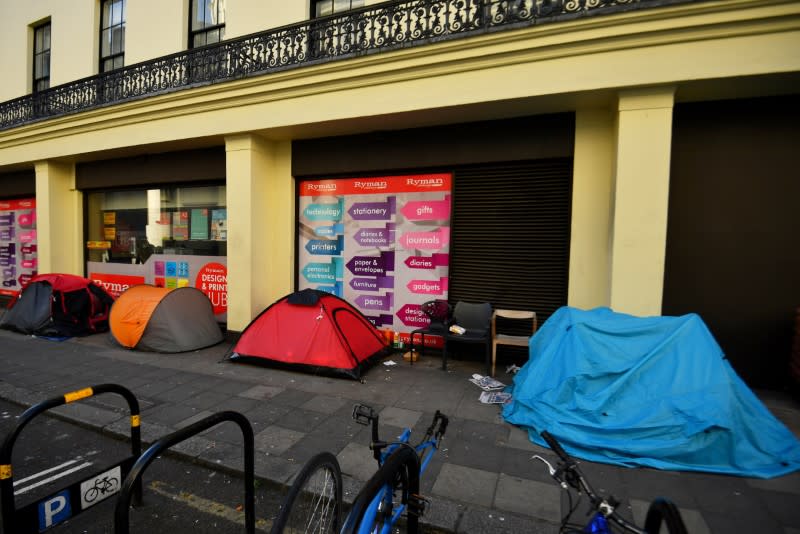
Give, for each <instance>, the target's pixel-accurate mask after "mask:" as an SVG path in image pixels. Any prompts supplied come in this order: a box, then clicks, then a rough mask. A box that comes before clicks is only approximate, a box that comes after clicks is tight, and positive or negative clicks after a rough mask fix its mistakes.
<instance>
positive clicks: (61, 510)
mask: <svg viewBox="0 0 800 534" xmlns="http://www.w3.org/2000/svg"><path fill="white" fill-rule="evenodd" d="M70 516H72V508H70V505H69V491H68V490H64V491H62V492H61V493H57V494H55V495H53V496H52V497H48V498H47V499H46V500H44V501H42V502H40V503H39V532H41V531H43V530H44V529H46V528H50V527H52V526H53V525H57V524H58V523H61V522H62V521H64V520H66V519H69V518H70Z"/></svg>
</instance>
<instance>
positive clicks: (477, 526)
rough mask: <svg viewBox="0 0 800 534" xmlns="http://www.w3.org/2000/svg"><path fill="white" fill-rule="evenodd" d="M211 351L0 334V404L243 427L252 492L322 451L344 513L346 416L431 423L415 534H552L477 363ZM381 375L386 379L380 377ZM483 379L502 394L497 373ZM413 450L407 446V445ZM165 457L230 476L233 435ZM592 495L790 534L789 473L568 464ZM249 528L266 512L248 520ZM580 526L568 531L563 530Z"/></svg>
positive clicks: (354, 475)
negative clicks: (123, 391) (247, 425)
mask: <svg viewBox="0 0 800 534" xmlns="http://www.w3.org/2000/svg"><path fill="white" fill-rule="evenodd" d="M230 348H231V344H230V343H227V342H226V343H222V344H220V345H217V346H215V347H211V348H208V349H204V350H200V351H194V352H189V353H182V354H153V353H146V352H135V351H129V350H126V349H122V348H119V347H118V346H115V345H114V344H113V342H112V341H111V340H110V338H109V336H108V335H107V334H98V335H94V336H89V337H85V338H73V339H69V340H66V341H63V342H54V341H49V340H46V339H41V338H35V337H32V336H25V335H22V334H17V333H13V332H9V331H5V330H0V369H2V370H3V371H2V374H0V398H3V399H6V400H8V401H11V402H13V403H15V404H17V405H19V406H20V412H21V411H22V409H24V408H25V407H27V406H31V405H33V404H35V403H38V402H40V401H43V400H45V399H48V398H52V397H58V396H60V395H63V394H64V393H67V392H70V391H75V390H78V389H82V388H85V387H88V386H93V385H97V384H102V383H116V384H121V385H123V386H125V387H127V388H128V389H130V390H131V391H132V392H133V393H134V394H135V395H136V396H137V398H138V400H139V403H140V405H141V414H142V415H141V428H142V438H143V441H144V442H145V444H149V443H151V442H153V441H155V440H157V439H159V438H161V437H163V436H166V435H167V434H169V433H171V432H173V431H175V430H176V429H178V428H181V427H184V426H186V425H188V424H191V423H193V422H196V421H198V420H200V419H202V418H204V417H206V416H208V415H210V414H212V413H215V412H219V411H222V410H234V411H237V412H240V413H242V414H244V415H245V416H246V417H247V418H248V419H249V420H250V422H251V424H252V426H253V430H254V433H255V448H256V455H255V470H256V477H257V479H259V480H260V481H261V484H260V487H261V488H267V489H262V490H263V491H272V490H273V489H275V488H276V487H285V486H286V485H287V483H289V482H290V481H291V480H292V478H293V476H294V475H295V474H296V472H297V471H298V470H299V469H300V467H301V466H302V465H303V464H304V462H305V461H306V460H308V459H309V458H311V456H313V455H314V454H316V453H317V452H320V451H323V450H326V451H330V452H333V453H334V454H336V455H337V457H338V459H339V462H340V464H341V466H342V471H343V473H344V489H345V501H346V502H348V503H352V500H353V499H354V497H355V495H356V494H357V492H358V490H359V488H360V487H361V486H362V485H363V482H364V481H365V480H366V479H368V478H369V476H371V474H372V473H374V471H375V469H376V464H375V462H374V460H373V459H372V453H371V452H370V451H369V448H368V445H369V429H368V428H367V427H364V426H361V425H358V424H356V423H355V422H354V421H352V419H351V411H352V406H353V404H355V403H365V404H369V405H371V406H372V407H373V408H375V409H376V410H377V411H379V413H380V421H381V436H382V437H386V438H388V437H391V436H394V435H397V434H399V432H400V429H401V428H402V427H406V426H408V427H411V428H413V430H414V435H415V436H421V435H422V433H423V432H424V428H425V427H426V426H427V425H428V424H429V423H430V420H431V419H432V417H433V413H434V412H435V411H436V410H437V409H438V410H441V411H442V412H444V413H445V414H447V415H448V416H449V417H450V420H451V424H450V426H449V428H448V431H447V435H446V436H445V440H444V444H443V448H442V449H441V450H440V451H439V453H438V454H437V455H436V457H435V459H434V460H433V462H432V463H431V464H430V466H429V468H428V471H426V472H425V474H424V476H423V483H422V486H423V487H422V492H423V494H424V495H425V496H426V497H428V498H429V499H430V501H431V503H430V506H429V507H428V509H427V511H426V513H425V516H424V517H423V524H424V525H425V526H426V531H434V532H467V533H480V532H490V533H504V532H509V533H518V532H520V533H522V532H525V533H535V532H542V533H555V532H558V525H559V522H560V519H561V517H562V506H565V500H564V499H563V498H562V491H561V490H560V488H559V487H558V486H557V485H556V483H555V482H554V481H553V480H552V479H551V478H550V477H549V476H548V474H547V472H546V471H545V469H544V467H543V465H542V464H541V463H539V462H537V461H534V460H532V459H531V456H532V455H534V454H541V455H543V456H545V457H548V458H551V459H552V458H553V455H552V454H551V453H550V451H549V450H548V449H543V448H540V447H538V446H536V445H534V444H532V443H531V442H530V441H529V440H528V437H527V433H526V432H524V431H523V430H521V429H519V428H517V427H515V426H513V425H510V424H508V423H506V422H505V421H504V420H503V418H502V416H501V415H500V408H499V407H498V406H496V405H484V404H481V403H480V402H479V400H478V396H479V393H480V390H479V389H478V388H477V387H476V386H475V385H474V384H472V383H470V382H469V380H468V379H469V377H470V376H471V375H472V374H473V373H482V369H483V366H482V364H480V363H479V362H475V361H468V360H458V359H456V360H452V361H451V362H449V369H448V370H447V371H442V370H441V359H440V358H439V357H437V356H436V355H435V354H433V353H431V354H428V355H426V356H425V357H422V358H420V360H419V361H418V362H416V363H415V364H414V365H409V363H408V362H407V361H404V360H403V359H402V357H400V355H395V356H393V357H389V358H387V359H386V360H384V361H382V362H380V363H378V364H377V365H375V366H374V367H373V368H371V369H370V370H368V371H367V372H366V373H365V375H364V377H363V380H362V381H361V382H359V381H354V380H347V379H338V378H330V377H321V376H313V375H308V374H302V373H296V372H289V371H282V370H275V369H271V368H267V367H260V366H253V365H247V364H243V363H232V362H229V361H227V360H226V359H225V357H226V355H227V354H228V352H229V350H230ZM388 361H393V362H395V365H385V363H387V362H388ZM500 367H501V366H498V369H499V372H498V375H497V378H498V379H499V380H501V381H504V382H506V383H510V382H511V380H512V378H513V377H512V376H511V375H508V374H506V373H504V372H503V370H502V369H500ZM756 394H757V395H759V397H760V398H761V399H762V401H763V402H764V403H765V404H766V405H767V407H768V408H769V409H770V410H771V411H772V413H773V414H774V415H776V417H778V418H779V419H781V420H782V421H783V422H784V424H786V425H787V426H788V427H789V428H790V429H792V430H793V432H794V433H795V435H798V436H800V404H799V403H798V402H797V401H796V400H794V399H792V398H791V397H789V396H787V395H784V394H782V393H780V392H770V391H756ZM52 411H53V412H55V414H56V415H57V416H58V417H60V418H63V419H66V420H69V421H72V422H76V423H78V424H81V425H84V426H88V427H90V428H95V429H98V430H100V431H101V432H103V433H105V434H109V435H113V436H117V437H121V438H124V437H126V436H128V435H129V428H130V427H129V425H130V422H129V418H128V412H127V405H126V404H125V402H124V401H122V400H121V397H118V396H116V395H113V394H102V395H96V396H93V397H89V398H87V399H84V400H81V401H79V402H74V403H71V404H69V405H65V406H61V407H59V408H56V409H54V410H52ZM412 440H413V438H412ZM172 454H175V455H178V456H180V457H183V458H184V459H189V460H192V461H195V462H199V463H205V464H208V465H212V466H216V467H218V468H221V469H225V470H229V471H232V472H234V473H235V472H241V470H242V465H243V460H242V457H243V452H242V444H241V432H240V431H239V428H238V427H237V426H235V425H234V424H232V423H223V424H221V425H219V426H217V427H215V428H212V429H210V430H208V431H206V432H205V433H203V434H201V435H198V436H196V437H194V438H191V439H189V440H187V441H184V442H183V443H180V444H178V445H176V446H175V447H174V448H173V449H172ZM581 465H582V468H583V470H584V473H585V474H586V475H587V478H588V479H589V481H590V482H591V483H592V484H593V485H594V486H595V489H597V490H600V492H602V493H610V494H613V495H614V496H615V497H617V498H618V499H619V500H620V501H621V503H622V504H621V506H620V507H621V509H622V511H623V513H625V514H627V515H628V517H630V518H632V519H633V520H634V521H635V522H637V523H639V524H644V516H645V513H646V510H647V506H648V504H649V502H650V501H651V500H652V499H654V498H655V497H658V496H665V497H668V498H670V499H671V500H673V501H674V502H675V503H676V504H677V505H678V506H679V508H680V511H681V514H682V516H683V518H684V521H685V522H686V524H687V527H688V529H689V532H691V533H693V534H706V533H711V534H717V533H723V532H725V533H729V532H759V533H773V532H774V533H785V534H800V506H798V505H799V504H800V472H796V473H792V474H790V475H787V476H783V477H778V478H774V479H769V480H762V479H751V478H742V477H734V476H723V475H713V474H703V473H690V472H676V471H660V470H655V469H647V468H623V467H616V466H610V465H604V464H598V463H593V462H585V461H584V462H581ZM256 512H257V515H258V516H260V517H261V516H268V515H269V513H270V512H269V511H265V510H257V511H256ZM574 518H575V519H582V517H574Z"/></svg>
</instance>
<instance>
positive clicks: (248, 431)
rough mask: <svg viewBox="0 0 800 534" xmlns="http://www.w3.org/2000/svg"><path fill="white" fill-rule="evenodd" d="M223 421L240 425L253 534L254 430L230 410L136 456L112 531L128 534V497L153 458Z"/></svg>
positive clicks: (248, 528)
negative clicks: (137, 457)
mask: <svg viewBox="0 0 800 534" xmlns="http://www.w3.org/2000/svg"><path fill="white" fill-rule="evenodd" d="M225 421H232V422H234V423H236V424H237V425H239V428H240V429H241V430H242V437H243V439H244V484H245V486H244V501H245V502H244V523H245V529H246V531H247V533H248V534H254V533H255V530H256V512H255V488H254V484H255V475H254V450H255V443H254V437H253V427H252V426H251V425H250V421H249V420H248V419H247V418H246V417H245V416H244V415H242V414H240V413H238V412H233V411H225V412H217V413H215V414H212V415H209V416H208V417H206V418H205V419H201V420H200V421H197V422H196V423H193V424H191V425H189V426H187V427H184V428H181V429H179V430H176V431H175V432H173V433H172V434H169V435H167V436H164V437H163V438H161V439H159V440H158V441H156V442H155V443H153V444H152V445H150V447H149V448H148V449H147V450H146V451H144V452H143V453H142V455H141V456H139V459H138V460H136V463H135V464H134V465H133V467H132V468H131V470H130V472H129V473H128V476H127V477H125V481H124V482H123V483H122V489H121V490H120V493H119V497H117V503H116V506H115V508H114V532H115V534H128V533H129V532H130V522H129V517H128V508H129V507H130V494H131V492H132V491H135V488H137V487H138V488H140V489H141V481H142V474H144V471H145V469H147V467H148V466H149V465H150V464H151V463H152V462H153V460H155V459H156V457H157V456H158V455H159V454H161V453H162V452H164V451H165V450H167V449H169V448H170V447H172V446H173V445H177V444H178V443H181V442H182V441H185V440H186V439H188V438H190V437H192V436H194V435H196V434H199V433H200V432H203V431H204V430H208V429H209V428H211V427H213V426H216V425H218V424H219V423H222V422H225Z"/></svg>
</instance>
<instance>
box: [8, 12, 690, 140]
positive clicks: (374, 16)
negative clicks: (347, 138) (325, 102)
mask: <svg viewBox="0 0 800 534" xmlns="http://www.w3.org/2000/svg"><path fill="white" fill-rule="evenodd" d="M692 1H698V0H408V1H392V2H385V3H382V4H378V5H373V6H369V7H366V8H361V9H356V10H352V11H348V12H346V13H344V14H340V15H333V16H328V17H325V18H319V19H313V20H310V21H306V22H303V23H300V24H293V25H291V26H284V27H282V28H277V29H272V30H268V31H264V32H261V33H257V34H252V35H248V36H245V37H240V38H237V39H231V40H229V41H224V42H222V43H218V44H215V45H210V46H207V47H203V48H196V49H192V50H187V51H185V52H180V53H177V54H172V55H169V56H164V57H160V58H157V59H154V60H150V61H145V62H142V63H138V64H135V65H131V66H128V67H123V68H120V69H117V70H113V71H110V72H105V73H102V74H99V75H96V76H91V77H88V78H84V79H81V80H77V81H74V82H69V83H66V84H63V85H59V86H57V87H53V88H50V89H47V90H45V91H40V92H37V93H34V94H30V95H26V96H24V97H21V98H17V99H15V100H10V101H7V102H4V103H1V104H0V130H6V129H9V128H13V127H15V126H19V125H22V124H27V123H30V122H35V121H40V120H45V119H49V118H53V117H58V116H62V115H67V114H70V113H76V112H80V111H85V110H88V109H94V108H99V107H102V106H108V105H113V104H118V103H122V102H127V101H129V100H132V99H137V98H142V97H147V96H153V95H158V94H164V93H168V92H171V91H176V90H179V89H182V88H190V87H197V86H202V85H207V84H212V83H217V82H223V81H230V80H236V79H240V78H243V77H247V76H254V75H261V74H266V73H269V72H274V71H277V70H281V69H287V68H292V67H298V66H302V65H310V64H314V63H320V62H326V61H333V60H338V59H344V58H350V57H355V56H360V55H365V54H371V53H376V52H382V51H386V50H393V49H397V48H402V47H408V46H413V45H420V44H426V43H430V42H435V41H440V40H444V39H452V38H458V37H460V36H469V35H475V34H478V33H483V32H489V31H497V30H502V29H506V28H516V27H521V26H528V25H534V24H541V23H544V22H552V21H561V20H566V19H572V18H576V17H583V16H591V15H601V14H607V13H613V12H618V11H621V10H631V9H640V8H648V7H660V6H664V5H667V4H676V3H687V2H692Z"/></svg>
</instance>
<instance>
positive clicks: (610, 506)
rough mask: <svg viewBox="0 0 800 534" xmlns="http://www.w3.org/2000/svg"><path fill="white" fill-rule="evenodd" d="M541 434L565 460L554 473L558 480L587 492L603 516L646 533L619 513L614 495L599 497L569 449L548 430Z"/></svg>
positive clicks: (626, 527)
mask: <svg viewBox="0 0 800 534" xmlns="http://www.w3.org/2000/svg"><path fill="white" fill-rule="evenodd" d="M541 436H542V439H544V440H545V441H546V442H547V445H549V446H550V449H552V451H553V452H554V453H556V454H557V455H558V457H559V458H561V461H562V462H563V464H561V465H559V466H558V468H557V469H556V472H555V474H553V478H554V479H556V481H557V482H559V483H563V482H566V483H567V484H569V485H570V486H572V487H573V488H575V489H576V490H578V491H583V492H584V493H586V496H587V497H589V502H590V503H591V505H592V509H594V510H595V511H597V512H600V513H601V514H603V516H605V518H606V519H610V520H611V521H613V522H614V523H616V524H617V525H619V526H620V527H622V528H623V529H625V530H627V531H629V532H633V533H634V534H646V532H645V531H644V530H642V529H640V528H639V527H637V526H636V525H634V524H633V523H630V522H629V521H627V520H626V519H625V518H623V517H621V516H620V515H619V514H618V513H617V511H616V509H615V507H616V504H617V503H615V502H614V498H613V497H609V498H608V499H604V498H601V497H599V496H598V495H597V494H596V493H595V492H594V490H593V489H592V486H590V485H589V481H588V480H586V478H585V477H584V476H583V472H581V469H580V467H578V463H577V462H576V461H575V460H574V459H573V458H572V457H571V456H570V455H569V454H567V451H565V450H564V448H563V447H562V446H561V444H560V443H559V442H558V440H556V438H555V437H554V436H553V435H552V434H550V433H549V432H548V431H547V430H543V431H542V432H541ZM562 474H563V475H564V476H563V478H562V477H561V475H562Z"/></svg>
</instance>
